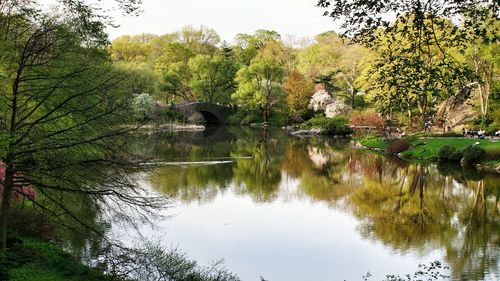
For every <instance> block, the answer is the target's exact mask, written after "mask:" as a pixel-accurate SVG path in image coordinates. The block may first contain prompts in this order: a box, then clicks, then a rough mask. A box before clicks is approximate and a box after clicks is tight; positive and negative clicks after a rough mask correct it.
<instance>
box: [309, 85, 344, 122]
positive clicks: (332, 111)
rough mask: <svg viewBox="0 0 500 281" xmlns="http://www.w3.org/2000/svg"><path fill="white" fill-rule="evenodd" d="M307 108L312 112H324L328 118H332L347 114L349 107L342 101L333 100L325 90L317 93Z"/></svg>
mask: <svg viewBox="0 0 500 281" xmlns="http://www.w3.org/2000/svg"><path fill="white" fill-rule="evenodd" d="M309 108H311V109H313V110H314V111H320V110H324V111H325V115H326V117H328V118H333V117H335V116H336V115H340V114H347V113H348V112H349V110H350V107H349V106H348V105H347V104H346V103H345V102H344V101H342V100H337V99H334V98H333V97H332V96H331V95H330V94H329V93H328V92H327V91H326V90H324V89H321V90H319V91H317V92H316V93H315V94H314V95H313V96H312V97H311V101H310V102H309Z"/></svg>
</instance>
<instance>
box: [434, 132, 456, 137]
mask: <svg viewBox="0 0 500 281" xmlns="http://www.w3.org/2000/svg"><path fill="white" fill-rule="evenodd" d="M463 136H464V135H463V134H462V133H457V132H446V133H442V134H430V135H429V137H446V138H462V137H463Z"/></svg>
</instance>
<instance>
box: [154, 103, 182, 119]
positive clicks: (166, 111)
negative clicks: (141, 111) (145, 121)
mask: <svg viewBox="0 0 500 281" xmlns="http://www.w3.org/2000/svg"><path fill="white" fill-rule="evenodd" d="M181 120H182V114H181V112H180V111H178V110H176V109H174V108H170V107H165V108H157V110H156V121H157V122H169V121H181Z"/></svg>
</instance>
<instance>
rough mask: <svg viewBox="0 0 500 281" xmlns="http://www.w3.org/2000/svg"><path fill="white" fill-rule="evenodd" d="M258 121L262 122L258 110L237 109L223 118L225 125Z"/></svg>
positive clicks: (247, 123)
mask: <svg viewBox="0 0 500 281" xmlns="http://www.w3.org/2000/svg"><path fill="white" fill-rule="evenodd" d="M260 122H263V118H262V114H261V113H260V112H259V111H254V110H244V109H239V110H238V111H236V112H235V113H233V114H231V115H229V116H228V117H227V118H226V119H225V120H224V123H225V124H226V125H250V124H252V123H260Z"/></svg>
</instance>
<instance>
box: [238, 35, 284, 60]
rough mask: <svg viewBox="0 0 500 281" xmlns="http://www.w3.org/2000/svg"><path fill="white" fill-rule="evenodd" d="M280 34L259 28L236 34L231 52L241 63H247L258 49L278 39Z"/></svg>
mask: <svg viewBox="0 0 500 281" xmlns="http://www.w3.org/2000/svg"><path fill="white" fill-rule="evenodd" d="M280 40H281V36H280V35H279V33H277V32H276V31H272V30H264V29H259V30H257V31H255V32H254V34H253V35H250V34H237V35H236V37H235V39H234V41H235V46H234V49H233V52H234V54H235V57H236V58H237V60H238V62H239V63H240V64H242V65H249V64H250V62H251V60H252V59H253V58H254V57H255V56H256V55H257V53H258V52H259V50H260V49H262V48H264V47H265V46H266V45H267V44H268V43H270V42H275V41H280Z"/></svg>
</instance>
